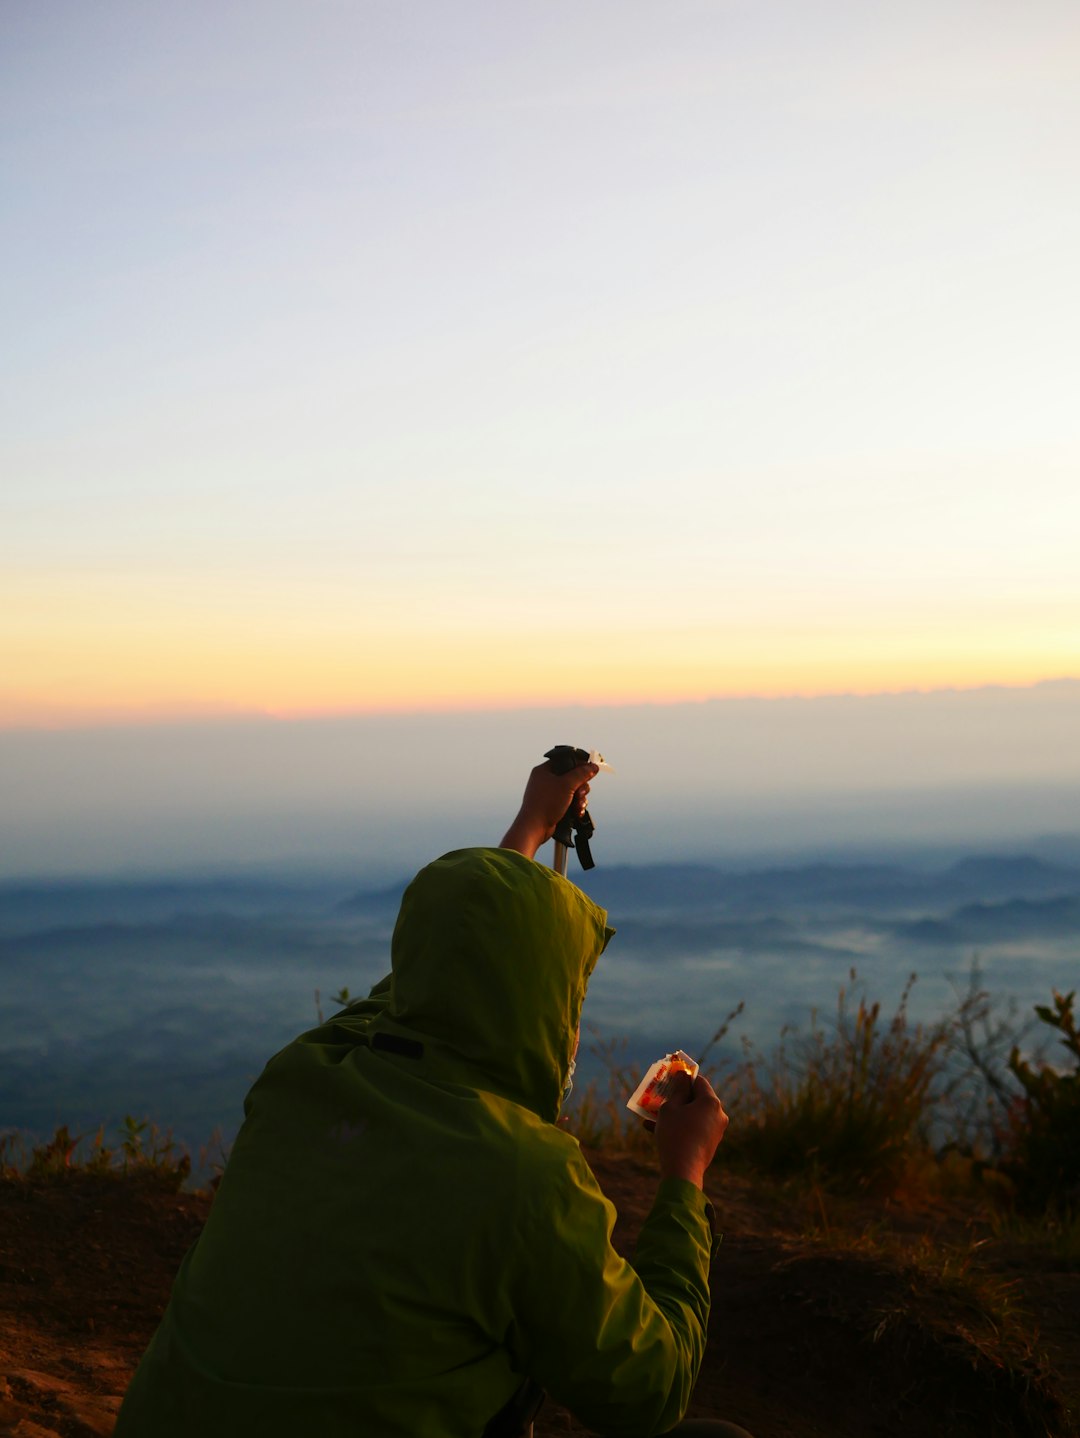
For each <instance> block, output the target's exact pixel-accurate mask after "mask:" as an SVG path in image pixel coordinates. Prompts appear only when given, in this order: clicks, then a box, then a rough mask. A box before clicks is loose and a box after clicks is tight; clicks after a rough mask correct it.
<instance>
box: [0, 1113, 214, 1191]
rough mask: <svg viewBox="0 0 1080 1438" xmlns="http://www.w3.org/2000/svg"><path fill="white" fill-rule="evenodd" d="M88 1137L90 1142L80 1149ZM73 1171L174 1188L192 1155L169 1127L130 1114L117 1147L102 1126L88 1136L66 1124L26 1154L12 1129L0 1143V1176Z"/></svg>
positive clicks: (49, 1176)
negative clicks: (77, 1132)
mask: <svg viewBox="0 0 1080 1438" xmlns="http://www.w3.org/2000/svg"><path fill="white" fill-rule="evenodd" d="M87 1142H89V1148H88V1149H86V1150H85V1151H83V1152H82V1153H80V1147H81V1146H82V1145H84V1144H86V1143H87ZM76 1173H100V1174H110V1175H114V1176H116V1177H119V1178H125V1177H126V1178H138V1179H143V1180H147V1181H150V1182H153V1183H154V1184H156V1185H160V1186H162V1187H164V1188H167V1189H170V1190H176V1189H179V1188H180V1187H181V1186H182V1185H183V1184H184V1182H185V1180H186V1179H187V1178H188V1176H189V1175H190V1173H191V1158H190V1156H189V1155H188V1154H187V1153H186V1152H185V1151H184V1150H183V1149H182V1148H181V1146H180V1145H179V1144H178V1143H177V1142H176V1141H175V1139H174V1138H173V1137H172V1134H171V1133H169V1132H163V1131H162V1130H161V1129H159V1128H158V1126H157V1125H156V1124H153V1123H150V1122H149V1121H148V1120H147V1119H141V1120H140V1119H135V1118H133V1117H132V1116H131V1115H130V1114H128V1115H127V1117H126V1118H125V1119H124V1121H123V1123H122V1124H121V1126H120V1135H119V1143H118V1144H117V1145H116V1146H115V1147H110V1146H108V1145H107V1144H106V1143H105V1130H104V1128H99V1129H98V1131H97V1133H96V1134H95V1135H94V1137H93V1138H92V1139H90V1140H87V1138H86V1136H85V1135H83V1134H74V1135H73V1134H72V1133H71V1131H70V1129H69V1128H68V1126H67V1124H62V1125H61V1126H60V1127H59V1128H58V1129H57V1130H56V1132H55V1133H54V1134H53V1136H52V1138H50V1139H48V1140H47V1141H46V1142H45V1143H41V1144H36V1145H34V1146H32V1147H31V1149H30V1152H29V1155H28V1156H27V1154H26V1151H25V1147H24V1146H23V1144H22V1143H21V1142H20V1140H19V1136H18V1135H16V1134H11V1135H7V1136H5V1138H4V1140H3V1142H2V1143H0V1177H3V1178H7V1179H15V1178H22V1177H25V1178H28V1179H64V1178H67V1177H68V1176H69V1175H71V1174H76Z"/></svg>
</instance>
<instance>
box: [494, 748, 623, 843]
mask: <svg viewBox="0 0 1080 1438" xmlns="http://www.w3.org/2000/svg"><path fill="white" fill-rule="evenodd" d="M599 772H600V770H599V769H598V768H597V766H596V765H595V764H579V765H578V766H577V768H576V769H571V770H569V772H567V773H566V774H556V773H555V771H554V769H552V767H551V765H550V764H549V763H548V762H547V761H545V762H544V763H543V764H537V766H536V768H535V769H534V770H533V771H532V773H531V774H530V775H529V780H528V783H527V784H526V785H525V793H524V795H523V796H522V800H521V808H520V809H519V810H518V812H517V817H516V818H515V819H514V822H513V823H512V824H511V825H510V827H509V829H508V830H507V831H506V833H505V834H504V835H503V839H502V843H501V844H500V845H499V847H500V848H502V849H516V850H517V851H518V853H519V854H524V855H525V857H526V858H527V859H532V858H535V856H536V851H537V849H539V847H540V845H541V844H544V843H546V842H547V840H548V839H550V838H551V836H552V834H554V832H555V826H556V825H557V824H558V822H559V820H560V819H561V818H562V816H563V815H564V814H565V813H566V811H567V809H568V808H569V807H570V804H571V802H573V804H574V812H575V813H576V814H577V816H578V817H579V818H580V817H581V815H582V814H584V812H585V805H586V802H587V796H588V793H589V780H590V779H595V778H596V776H597V774H598V773H599Z"/></svg>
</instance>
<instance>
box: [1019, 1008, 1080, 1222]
mask: <svg viewBox="0 0 1080 1438" xmlns="http://www.w3.org/2000/svg"><path fill="white" fill-rule="evenodd" d="M1074 998H1075V992H1073V993H1068V994H1060V993H1058V992H1057V990H1056V989H1055V990H1054V1002H1053V1005H1052V1006H1050V1005H1047V1004H1038V1005H1036V1008H1035V1013H1036V1015H1037V1016H1038V1018H1039V1019H1040V1021H1041V1022H1042V1023H1044V1024H1047V1025H1048V1026H1049V1027H1050V1028H1052V1029H1056V1030H1057V1032H1058V1033H1059V1034H1060V1035H1061V1045H1062V1047H1063V1048H1064V1049H1065V1051H1066V1053H1067V1054H1068V1055H1069V1063H1070V1068H1068V1069H1066V1070H1065V1071H1059V1070H1058V1069H1057V1068H1055V1067H1054V1066H1053V1065H1052V1064H1049V1063H1043V1062H1038V1061H1036V1062H1035V1063H1033V1062H1031V1061H1030V1060H1029V1059H1026V1058H1024V1057H1023V1056H1022V1055H1021V1053H1020V1050H1019V1048H1018V1047H1015V1046H1014V1048H1013V1050H1012V1052H1011V1053H1010V1055H1009V1071H1010V1073H1011V1074H1012V1075H1013V1076H1014V1078H1015V1079H1016V1080H1017V1082H1018V1083H1019V1085H1020V1088H1021V1093H1020V1095H1019V1096H1018V1097H1017V1098H1016V1099H1015V1100H1014V1102H1013V1103H1012V1104H1011V1105H1010V1107H1009V1109H1008V1111H1007V1115H1006V1138H1005V1144H1004V1147H1005V1153H1006V1157H1005V1160H1004V1162H1003V1164H1002V1167H1003V1169H1004V1171H1005V1172H1006V1173H1007V1174H1008V1176H1009V1177H1010V1178H1011V1179H1012V1181H1013V1184H1014V1185H1015V1190H1016V1201H1017V1205H1018V1207H1019V1208H1021V1209H1022V1210H1024V1211H1027V1212H1040V1211H1047V1210H1051V1211H1055V1212H1058V1213H1060V1214H1063V1215H1071V1214H1075V1213H1077V1212H1078V1211H1080V1032H1078V1031H1077V1027H1076V1017H1075V1015H1074V1013H1073V1000H1074Z"/></svg>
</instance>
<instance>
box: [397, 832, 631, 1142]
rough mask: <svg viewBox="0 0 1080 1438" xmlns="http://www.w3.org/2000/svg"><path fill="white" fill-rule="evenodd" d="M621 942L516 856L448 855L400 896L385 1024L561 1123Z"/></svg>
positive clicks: (584, 901)
mask: <svg viewBox="0 0 1080 1438" xmlns="http://www.w3.org/2000/svg"><path fill="white" fill-rule="evenodd" d="M613 933H614V930H613V929H609V928H608V927H607V914H606V913H605V912H604V910H603V909H601V908H599V907H598V906H597V905H596V904H594V903H593V901H592V900H591V899H590V898H588V896H587V895H585V894H583V893H582V892H581V890H580V889H578V888H577V887H576V886H575V885H574V884H572V883H570V881H569V880H568V879H564V878H562V877H561V876H560V875H558V874H556V873H555V872H554V870H552V869H549V868H546V867H545V866H544V865H542V864H538V863H536V862H535V861H534V860H532V859H526V858H525V857H524V855H522V854H518V853H516V852H515V851H514V850H512V849H459V850H456V851H455V852H454V853H450V854H445V855H443V857H442V858H441V859H436V860H435V862H434V863H432V864H428V865H427V867H426V868H424V869H421V871H420V873H419V874H417V876H416V878H415V879H414V880H413V881H412V883H411V884H410V885H409V887H408V888H407V889H406V891H405V896H404V898H403V899H402V902H401V910H400V912H399V914H398V920H397V925H396V927H395V929H394V939H393V946H392V960H393V973H392V977H391V983H390V1002H389V1005H388V1007H387V1009H386V1010H385V1019H386V1020H389V1023H388V1024H386V1027H388V1028H389V1027H393V1028H394V1029H396V1030H398V1031H399V1032H400V1031H401V1030H405V1031H407V1032H408V1033H409V1034H410V1035H414V1036H416V1037H417V1038H419V1039H421V1040H423V1041H425V1043H434V1044H435V1045H437V1046H439V1047H440V1048H442V1049H446V1050H449V1051H450V1052H451V1053H452V1054H453V1055H454V1056H455V1057H456V1058H457V1059H458V1060H464V1063H465V1067H466V1069H467V1070H468V1072H469V1076H470V1078H471V1079H472V1081H473V1082H474V1083H476V1085H477V1086H478V1087H482V1088H486V1089H490V1090H493V1091H494V1092H497V1093H501V1094H502V1095H503V1096H504V1097H506V1098H510V1099H512V1100H513V1101H514V1102H516V1103H519V1104H522V1105H524V1106H525V1107H526V1108H529V1109H531V1110H532V1111H533V1112H534V1113H536V1114H538V1115H539V1116H540V1117H541V1118H544V1119H547V1120H549V1121H553V1120H554V1119H555V1118H556V1117H557V1115H558V1111H559V1105H560V1102H561V1099H562V1091H563V1086H564V1084H565V1081H566V1075H567V1072H568V1070H569V1066H570V1059H571V1057H572V1055H573V1049H574V1042H575V1038H576V1035H577V1031H578V1025H579V1023H580V1021H581V1006H582V1003H583V1001H584V998H585V989H586V986H587V984H588V981H589V976H590V975H591V973H592V971H593V969H594V968H595V966H596V961H597V959H599V957H600V955H601V954H602V953H603V951H604V948H605V947H606V945H607V942H608V940H609V938H610V937H611V935H612V934H613ZM376 1026H377V1027H383V1026H384V1021H378V1020H377V1021H376Z"/></svg>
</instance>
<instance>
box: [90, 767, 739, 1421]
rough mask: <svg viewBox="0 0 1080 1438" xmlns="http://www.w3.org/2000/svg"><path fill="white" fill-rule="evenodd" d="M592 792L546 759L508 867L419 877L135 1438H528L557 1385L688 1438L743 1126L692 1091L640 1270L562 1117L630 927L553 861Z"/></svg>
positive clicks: (275, 1080) (223, 1208)
mask: <svg viewBox="0 0 1080 1438" xmlns="http://www.w3.org/2000/svg"><path fill="white" fill-rule="evenodd" d="M595 773H596V769H595V767H594V766H592V765H583V766H581V767H580V768H579V769H576V770H573V771H571V773H569V774H567V775H556V774H554V773H553V772H552V771H551V769H550V767H549V766H547V765H541V766H539V768H537V769H535V770H534V771H533V772H532V774H531V775H530V778H529V782H528V785H527V787H526V791H525V797H524V799H523V801H522V805H521V809H520V811H519V813H518V815H517V817H516V818H515V820H514V822H513V823H512V825H511V827H510V829H509V831H508V832H507V834H506V835H505V837H504V838H503V841H502V844H501V846H500V847H498V848H486V849H484V848H481V849H462V850H458V851H456V852H453V853H450V854H446V855H444V856H443V857H442V858H441V859H438V860H436V861H435V862H434V863H432V864H429V865H428V866H427V867H426V868H424V869H422V870H421V872H420V873H419V874H418V875H417V876H416V878H415V879H414V880H413V882H412V883H411V884H410V886H409V888H408V889H407V890H406V893H405V895H404V898H403V900H402V904H401V910H400V914H399V916H398V920H397V924H396V927H395V930H394V937H393V944H392V972H391V974H390V975H389V976H388V977H387V978H386V979H384V980H383V981H382V982H381V983H379V984H376V986H375V987H374V988H373V989H372V991H371V993H370V994H369V995H368V997H367V998H366V999H362V1000H359V1001H357V1002H354V1003H352V1004H350V1005H349V1006H348V1007H347V1008H346V1009H345V1010H344V1011H343V1012H341V1013H340V1014H338V1015H336V1016H335V1017H334V1018H332V1019H331V1020H330V1021H329V1022H328V1023H324V1024H322V1025H320V1026H319V1027H318V1028H316V1029H313V1030H311V1031H310V1032H308V1033H305V1034H302V1035H301V1036H300V1037H299V1038H297V1039H296V1040H295V1041H294V1042H293V1043H291V1044H289V1045H288V1046H287V1047H286V1048H284V1049H283V1050H282V1051H281V1052H280V1053H278V1054H277V1055H276V1056H275V1057H274V1058H272V1059H271V1060H270V1062H269V1063H268V1064H267V1066H266V1068H265V1069H264V1071H263V1073H262V1075H261V1076H260V1078H259V1079H258V1081H257V1082H256V1083H255V1085H254V1087H253V1088H252V1089H251V1091H250V1093H249V1094H248V1096H247V1100H246V1102H245V1120H244V1124H243V1126H242V1128H241V1130H240V1133H239V1135H238V1137H237V1139H236V1143H235V1145H234V1147H233V1150H232V1152H231V1154H230V1157H229V1161H228V1164H227V1166H226V1169H225V1172H224V1175H223V1177H222V1180H221V1184H220V1186H219V1188H218V1191H217V1194H216V1196H215V1199H214V1203H213V1207H212V1208H211V1211H210V1214H209V1217H208V1219H207V1222H206V1225H205V1228H204V1229H203V1232H202V1233H201V1235H200V1237H199V1239H198V1240H197V1242H196V1243H195V1245H194V1246H193V1247H192V1249H191V1251H190V1252H189V1253H188V1255H187V1257H186V1258H185V1259H184V1261H183V1264H182V1266H181V1268H180V1272H179V1274H178V1276H177V1279H176V1282H175V1285H174V1287H173V1292H172V1297H171V1299H170V1301H169V1305H168V1308H167V1310H166V1312H165V1315H164V1317H163V1319H162V1322H161V1325H160V1327H159V1329H158V1331H157V1333H156V1334H155V1336H154V1338H153V1340H152V1341H151V1343H150V1346H149V1348H148V1349H147V1352H146V1354H145V1355H144V1357H143V1360H142V1362H141V1363H140V1365H139V1367H138V1370H137V1371H136V1373H135V1376H134V1378H133V1380H132V1383H131V1386H130V1388H129V1390H128V1392H127V1395H126V1396H125V1399H124V1403H123V1405H122V1408H121V1411H120V1415H119V1418H118V1421H117V1425H116V1430H115V1438H181V1435H183V1438H286V1435H287V1438H308V1435H312V1438H358V1435H369V1434H370V1435H378V1438H504V1435H506V1438H509V1435H512V1434H518V1433H527V1432H528V1431H529V1423H530V1421H531V1417H532V1413H533V1411H534V1410H535V1408H536V1407H537V1399H538V1398H539V1397H540V1395H542V1393H544V1392H546V1393H549V1394H551V1395H552V1396H553V1397H554V1398H555V1399H556V1400H557V1401H558V1402H560V1403H562V1404H564V1405H565V1406H566V1407H568V1408H569V1409H570V1410H571V1411H572V1412H573V1413H574V1414H576V1415H577V1417H578V1418H579V1419H580V1420H581V1421H582V1422H583V1423H585V1424H587V1425H588V1426H590V1427H591V1428H594V1429H595V1430H597V1431H599V1432H602V1433H604V1434H607V1435H623V1438H633V1435H639V1438H649V1435H654V1434H660V1433H665V1432H667V1431H669V1430H670V1429H672V1428H673V1426H674V1425H675V1424H677V1423H679V1421H680V1419H681V1418H682V1417H683V1415H684V1413H685V1411H686V1408H687V1405H688V1403H689V1401H690V1396H691V1393H692V1390H693V1386H694V1382H695V1380H696V1377H697V1374H698V1370H699V1368H700V1365H701V1361H702V1356H703V1353H704V1348H705V1333H706V1324H707V1320H708V1312H709V1264H710V1254H711V1245H712V1234H711V1225H710V1214H709V1212H707V1204H706V1200H705V1197H704V1194H703V1193H702V1180H703V1176H704V1172H705V1169H706V1167H707V1166H708V1164H709V1163H710V1162H711V1160H712V1158H713V1155H714V1152H715V1150H716V1147H717V1145H718V1143H719V1142H720V1139H721V1138H722V1136H723V1132H724V1128H725V1127H726V1125H727V1117H726V1115H725V1114H724V1111H723V1108H722V1107H721V1104H720V1101H719V1100H718V1098H717V1097H716V1095H715V1093H714V1092H713V1090H712V1088H711V1087H710V1086H709V1084H708V1083H707V1082H706V1080H705V1079H703V1078H700V1077H699V1078H698V1079H697V1080H695V1081H693V1082H692V1083H691V1081H690V1080H689V1079H688V1078H687V1079H686V1080H685V1082H684V1083H683V1084H682V1086H681V1088H679V1089H678V1090H677V1091H676V1093H675V1094H674V1095H673V1096H672V1098H671V1099H670V1100H669V1101H668V1103H667V1104H666V1105H665V1107H664V1108H663V1109H662V1110H661V1112H660V1114H659V1116H658V1120H657V1125H656V1145H657V1156H658V1161H659V1169H660V1175H661V1177H660V1182H659V1186H658V1189H657V1194H656V1201H655V1203H654V1206H653V1209H652V1212H651V1213H650V1215H649V1217H648V1219H647V1220H646V1222H645V1224H644V1226H643V1228H642V1231H641V1236H640V1239H639V1241H638V1245H637V1250H636V1253H635V1257H634V1261H633V1264H632V1265H631V1264H630V1263H628V1262H627V1261H626V1260H624V1259H622V1258H620V1257H619V1256H618V1255H617V1254H616V1252H615V1250H614V1249H613V1248H612V1246H611V1231H612V1225H613V1222H614V1217H615V1215H614V1210H613V1208H612V1207H611V1205H610V1204H609V1203H608V1201H607V1200H606V1199H605V1198H604V1196H603V1195H602V1193H601V1192H600V1190H599V1188H598V1186H597V1184H596V1181H595V1179H594V1178H593V1175H592V1173H591V1171H590V1169H589V1167H588V1165H587V1163H586V1162H585V1159H584V1157H583V1155H582V1153H581V1151H580V1149H579V1147H578V1144H577V1141H576V1140H575V1139H574V1138H572V1137H571V1136H570V1135H569V1134H568V1133H566V1132H565V1131H564V1130H563V1129H562V1128H561V1127H559V1126H557V1122H556V1121H557V1119H558V1116H559V1110H560V1106H561V1104H562V1101H563V1098H564V1095H565V1091H566V1089H567V1086H568V1078H569V1075H570V1074H571V1072H572V1066H573V1058H574V1054H575V1051H576V1045H577V1036H578V1033H579V1024H580V1018H581V1006H582V1001H583V999H584V997H585V989H586V985H587V983H588V980H589V976H590V974H591V973H592V970H593V968H594V966H595V964H596V962H597V960H598V959H599V957H600V955H601V953H602V952H603V950H604V948H605V946H606V945H607V942H608V940H609V938H610V937H611V934H612V933H613V930H611V929H609V928H608V927H607V916H606V914H605V913H604V911H603V910H602V909H600V908H598V907H597V906H596V905H595V904H594V903H593V902H592V901H591V900H590V899H589V898H588V897H587V896H586V895H585V894H583V893H582V892H581V891H580V890H579V889H578V888H577V887H576V886H575V885H574V884H572V883H570V882H569V881H568V880H567V879H565V878H563V877H561V876H559V875H558V874H556V873H555V872H554V871H553V870H551V869H549V868H547V867H546V866H544V865H542V864H540V863H537V862H536V861H535V859H534V855H535V854H536V851H537V849H538V848H539V847H540V845H541V844H542V843H543V842H545V841H546V840H547V839H548V838H550V837H551V834H552V833H553V831H554V828H555V825H556V823H557V822H558V820H559V819H560V818H561V817H562V814H563V813H564V811H565V810H566V808H567V806H568V804H569V803H570V802H571V801H573V802H574V803H575V804H576V805H577V807H578V809H579V811H581V810H583V809H584V805H585V795H586V794H587V792H588V783H589V780H590V779H591V778H592V777H593V776H594V775H595ZM687 1431H689V1430H687ZM695 1431H696V1430H695ZM700 1431H702V1432H704V1431H709V1432H715V1433H718V1434H719V1433H721V1432H723V1433H731V1434H735V1433H741V1432H742V1430H741V1429H736V1428H734V1427H732V1426H729V1425H712V1426H711V1427H709V1428H708V1429H704V1428H703V1429H701V1430H700Z"/></svg>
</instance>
